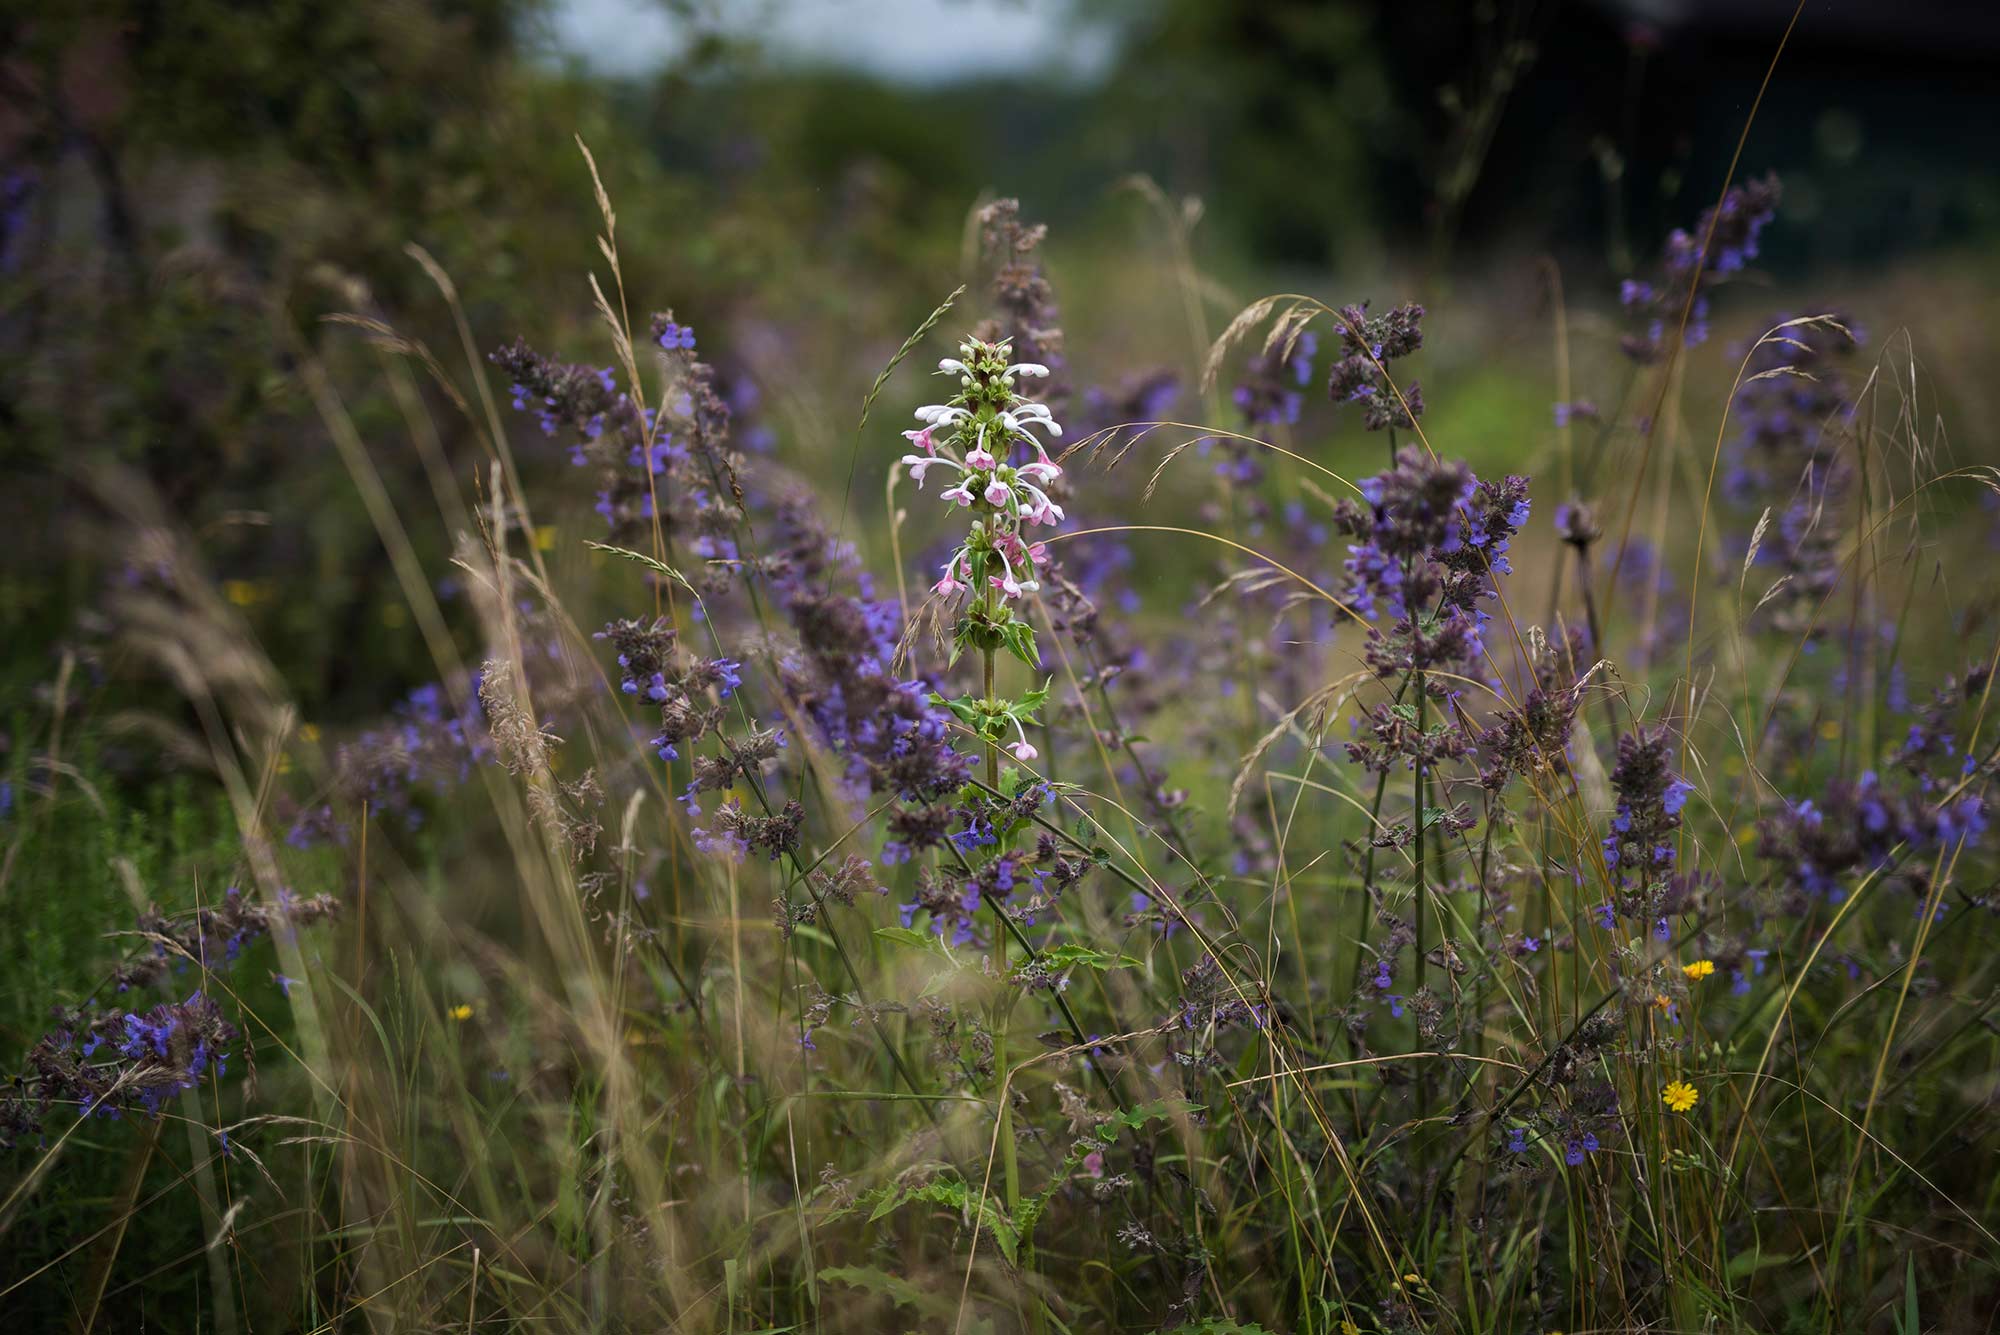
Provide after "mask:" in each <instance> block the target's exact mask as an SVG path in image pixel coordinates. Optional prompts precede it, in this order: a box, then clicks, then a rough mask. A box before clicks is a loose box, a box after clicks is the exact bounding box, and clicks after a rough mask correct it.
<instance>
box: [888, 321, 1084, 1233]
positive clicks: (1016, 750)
mask: <svg viewBox="0 0 2000 1335" xmlns="http://www.w3.org/2000/svg"><path fill="white" fill-rule="evenodd" d="M958 351H959V355H958V356H957V357H946V358H944V359H943V360H942V361H940V362H939V363H938V371H939V372H940V373H941V374H944V375H948V376H956V377H957V378H958V393H957V394H955V395H953V396H952V397H951V398H950V399H949V400H948V401H946V402H944V403H935V404H927V405H925V406H924V407H921V408H919V409H918V410H917V419H918V420H919V421H921V422H922V423H923V424H924V425H923V426H922V427H920V428H918V429H916V430H914V431H906V432H904V433H903V434H904V437H905V439H907V440H908V441H909V442H910V443H911V444H912V445H913V446H915V447H916V448H917V449H918V450H920V451H922V452H921V453H917V454H906V455H904V456H903V463H904V464H905V465H906V466H907V467H908V468H909V470H910V475H911V477H912V478H914V479H915V480H916V483H917V485H918V486H919V487H921V486H922V485H923V483H924V479H925V475H926V474H928V473H929V472H930V471H931V470H933V469H949V470H951V471H952V472H953V473H954V474H955V480H954V481H953V483H952V484H951V486H949V487H947V488H945V489H944V491H943V492H942V493H941V494H940V496H939V499H940V500H942V501H944V502H946V503H947V504H951V505H956V506H957V507H959V508H960V509H962V510H964V511H966V512H967V513H968V514H969V515H970V516H971V519H970V522H969V523H968V525H967V527H966V533H965V540H964V541H963V542H962V543H960V544H959V545H958V546H957V547H956V548H954V549H953V551H952V553H951V557H950V559H948V560H947V561H946V562H945V563H944V570H943V574H942V575H941V576H940V577H939V579H938V581H937V583H936V584H934V585H933V586H932V589H931V592H932V594H933V595H934V596H936V597H938V598H941V599H943V600H945V602H946V605H947V606H950V605H954V604H956V605H959V606H960V607H961V611H960V614H959V616H958V618H957V620H956V621H955V623H954V624H953V626H952V630H951V639H952V652H951V657H952V660H953V661H954V662H956V661H957V659H958V658H959V656H960V655H962V654H964V653H965V652H966V651H968V650H970V651H972V652H975V653H977V654H978V655H979V665H980V671H979V680H980V684H981V688H980V693H979V694H978V695H970V694H967V695H961V696H959V697H958V698H956V699H949V700H948V699H946V698H945V697H944V696H942V695H937V696H934V697H933V702H934V703H936V704H939V705H943V706H944V707H946V708H948V709H950V710H951V712H952V713H953V714H954V715H955V716H956V717H957V718H958V720H959V722H961V723H963V724H964V725H965V726H966V727H968V728H970V729H971V730H972V732H973V733H974V735H976V736H977V737H978V738H979V740H980V741H981V742H982V743H983V744H984V746H985V752H986V786H987V788H988V789H990V790H992V793H993V794H994V795H995V796H998V795H999V792H1000V750H1001V748H1002V746H1003V745H1004V746H1005V747H1006V749H1007V750H1008V751H1009V752H1011V753H1012V755H1013V757H1014V759H1016V760H1018V761H1020V762H1021V763H1022V764H1026V763H1028V762H1029V761H1032V760H1034V759H1036V757H1037V754H1038V753H1037V752H1036V750H1035V747H1034V745H1033V743H1031V742H1029V741H1028V734H1027V729H1026V727H1025V725H1026V724H1028V723H1032V722H1034V721H1035V714H1036V711H1038V710H1039V709H1041V707H1042V706H1043V705H1044V704H1046V703H1047V702H1048V698H1049V691H1048V687H1047V685H1042V686H1037V687H1033V688H1031V689H1029V690H1027V691H1024V692H1022V693H1021V694H1019V695H1013V696H1003V695H1001V694H999V693H998V691H997V689H996V687H995V682H994V666H995V662H996V660H997V659H998V657H999V655H1000V653H1001V652H1002V651H1003V650H1004V651H1005V652H1007V653H1010V654H1012V655H1013V656H1014V657H1016V658H1018V659H1020V660H1021V662H1022V663H1023V664H1025V665H1026V666H1027V667H1028V668H1030V669H1031V670H1032V669H1034V668H1037V667H1039V666H1040V664H1041V659H1040V656H1039V654H1037V652H1036V649H1035V632H1034V628H1033V627H1032V626H1031V625H1029V623H1028V621H1027V620H1026V618H1024V617H1021V616H1018V615H1016V613H1015V611H1014V605H1015V603H1017V602H1018V601H1020V600H1021V599H1022V598H1024V597H1026V596H1027V595H1029V594H1031V593H1035V592H1037V591H1038V590H1039V589H1040V588H1041V584H1040V582H1039V581H1038V580H1037V579H1036V578H1035V575H1036V572H1037V569H1038V568H1039V567H1040V566H1041V564H1042V563H1043V562H1044V561H1045V560H1046V559H1047V552H1046V551H1045V550H1044V549H1043V547H1042V546H1041V545H1040V544H1039V543H1035V542H1033V541H1031V540H1030V538H1029V537H1028V536H1027V533H1026V530H1028V529H1030V528H1032V527H1034V526H1036V525H1053V524H1057V523H1060V522H1061V521H1062V518H1063V511H1062V507H1061V506H1059V505H1057V504H1056V503H1055V502H1054V501H1052V500H1050V499H1049V494H1048V492H1047V490H1046V488H1047V487H1048V485H1049V484H1050V483H1052V482H1054V481H1055V480H1056V479H1057V478H1058V477H1060V476H1062V466H1061V465H1060V464H1058V463H1056V462H1055V461H1054V460H1053V459H1051V458H1049V453H1048V446H1047V445H1046V444H1045V443H1044V442H1043V441H1042V440H1041V439H1040V438H1039V437H1037V436H1036V435H1035V434H1034V432H1035V431H1046V432H1047V433H1048V435H1049V437H1050V438H1051V439H1055V438H1057V437H1060V436H1061V435H1062V427H1061V426H1060V425H1059V424H1058V423H1057V422H1056V420H1055V418H1054V416H1053V415H1051V414H1050V412H1049V410H1048V408H1047V407H1046V406H1045V405H1043V404H1040V403H1035V402H1032V401H1030V400H1029V399H1026V398H1024V397H1023V396H1022V395H1021V394H1020V393H1019V392H1017V390H1016V389H1015V385H1016V382H1017V381H1018V380H1025V379H1045V378H1047V376H1048V374H1049V369H1048V367H1046V366H1043V365H1041V364H1039V363H1036V362H1014V361H1010V360H1009V358H1010V357H1011V355H1012V353H1013V344H1012V343H1011V342H1010V341H1008V340H1005V339H1002V340H1001V341H999V342H996V343H988V342H985V341H983V340H981V339H977V338H968V339H966V340H965V342H963V343H961V344H960V345H959V350H958ZM1010 732H1011V733H1012V734H1013V737H1014V740H1013V741H1011V742H1009V741H1008V740H1007V737H1008V734H1009V733H1010ZM1024 786H1025V785H1024ZM1018 823H1019V822H1010V823H1009V824H1008V826H1007V827H1005V828H1006V829H1007V831H1008V832H1011V830H1012V828H1013V826H1014V825H1015V824H1018ZM985 852H986V853H987V859H986V860H987V862H988V863H989V864H992V865H995V866H998V865H999V864H1001V863H1006V862H1007V860H1008V858H1009V856H1010V852H1011V850H1009V849H1008V848H1007V847H1005V845H1004V841H1003V840H1000V839H998V838H996V840H995V841H994V843H993V845H992V846H991V847H990V848H989V849H987V850H985ZM959 856H960V859H961V861H965V854H964V852H963V851H962V850H961V851H960V854H959ZM1008 865H1009V871H1010V872H1011V864H1008ZM965 870H966V872H967V873H968V874H974V883H975V884H979V885H980V886H981V889H980V894H981V897H982V898H983V899H985V900H986V902H987V903H988V904H989V905H990V906H991V908H992V910H993V914H994V916H995V918H996V919H998V921H996V923H995V924H994V931H993V941H992V953H993V964H994V968H995V972H996V973H997V974H998V975H999V977H1000V978H1001V979H1003V980H1004V979H1005V978H1006V976H1007V934H1008V931H1009V929H1010V928H1011V927H1012V925H1013V924H1012V923H1011V922H1010V921H1009V920H1008V918H1007V909H1006V908H1005V906H1004V905H1002V904H1001V902H1000V901H999V900H998V899H996V898H993V897H992V894H991V892H989V891H987V890H986V889H985V888H984V885H983V880H984V879H985V878H982V877H979V876H977V875H976V870H977V869H975V868H973V867H972V866H971V865H970V863H969V862H968V863H967V865H966V867H965ZM1014 995H1015V993H1014V991H1013V989H1012V988H1011V987H1008V988H1004V989H1003V991H1002V992H1001V993H1000V995H999V997H998V999H997V1000H996V1002H995V1004H994V1010H993V1024H992V1031H993V1039H994V1044H995V1049H994V1064H995V1068H996V1069H998V1070H1005V1068H1006V1047H1005V1042H1006V1029H1007V1019H1008V1013H1009V1012H1010V1011H1011V1009H1012V1001H1013V998H1014ZM1011 1105H1012V1097H1011V1095H1010V1094H1005V1093H1003V1096H1002V1098H1001V1101H1000V1112H999V1118H1000V1128H999V1140H1000V1153H1001V1158H1002V1163H1003V1165H1004V1168H1005V1173H1006V1188H1007V1202H1008V1208H1009V1211H1010V1212H1012V1211H1013V1210H1015V1209H1016V1208H1017V1207H1018V1204H1019V1197H1020V1171H1019V1167H1018V1163H1017V1153H1016V1149H1015V1137H1014V1132H1013V1116H1012V1106H1011Z"/></svg>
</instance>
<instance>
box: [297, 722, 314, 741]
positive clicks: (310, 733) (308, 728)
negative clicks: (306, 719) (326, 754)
mask: <svg viewBox="0 0 2000 1335" xmlns="http://www.w3.org/2000/svg"><path fill="white" fill-rule="evenodd" d="M299 740H300V741H302V742H316V741H318V740H319V724H317V723H301V724H300V725H299Z"/></svg>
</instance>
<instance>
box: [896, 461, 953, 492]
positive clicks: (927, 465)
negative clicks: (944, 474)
mask: <svg viewBox="0 0 2000 1335" xmlns="http://www.w3.org/2000/svg"><path fill="white" fill-rule="evenodd" d="M903 464H904V466H905V467H907V468H908V469H909V470H910V476H911V478H913V479H915V481H916V484H917V490H918V491H922V490H923V489H924V474H925V473H926V472H927V471H929V470H930V469H933V468H936V467H938V466H939V465H940V464H942V465H943V466H944V467H946V468H954V469H957V470H958V471H959V472H960V473H963V472H965V465H964V464H962V463H960V462H959V461H958V460H956V459H947V458H945V457H944V456H943V455H941V454H906V455H904V456H903Z"/></svg>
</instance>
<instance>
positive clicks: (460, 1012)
mask: <svg viewBox="0 0 2000 1335" xmlns="http://www.w3.org/2000/svg"><path fill="white" fill-rule="evenodd" d="M445 1013H446V1014H447V1015H449V1016H451V1018H452V1019H454V1020H457V1021H458V1022H459V1023H460V1024H463V1023H465V1021H467V1020H470V1019H471V1018H472V1005H471V1003H470V1002H464V1001H461V1002H459V1003H458V1004H457V1005H456V1006H453V1007H452V1008H451V1009H450V1010H449V1011H446V1012H445Z"/></svg>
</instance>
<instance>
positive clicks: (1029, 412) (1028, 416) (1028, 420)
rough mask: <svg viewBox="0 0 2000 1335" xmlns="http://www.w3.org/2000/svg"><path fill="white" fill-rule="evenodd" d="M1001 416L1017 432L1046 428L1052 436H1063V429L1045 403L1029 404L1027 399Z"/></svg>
mask: <svg viewBox="0 0 2000 1335" xmlns="http://www.w3.org/2000/svg"><path fill="white" fill-rule="evenodd" d="M1001 416H1002V417H1003V418H1005V419H1006V421H1007V424H1008V425H1009V426H1011V427H1013V428H1014V429H1015V430H1016V431H1018V430H1020V429H1021V428H1022V427H1026V426H1044V427H1047V428H1048V431H1049V434H1050V435H1051V436H1061V435H1062V427H1061V426H1059V425H1057V423H1056V419H1055V417H1054V415H1053V414H1051V413H1050V412H1049V408H1048V405H1047V404H1045V403H1029V402H1028V401H1026V400H1025V399H1024V400H1022V401H1021V402H1019V403H1016V404H1014V405H1013V406H1012V407H1010V408H1009V409H1008V410H1007V411H1006V412H1004V413H1002V414H1001Z"/></svg>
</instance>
